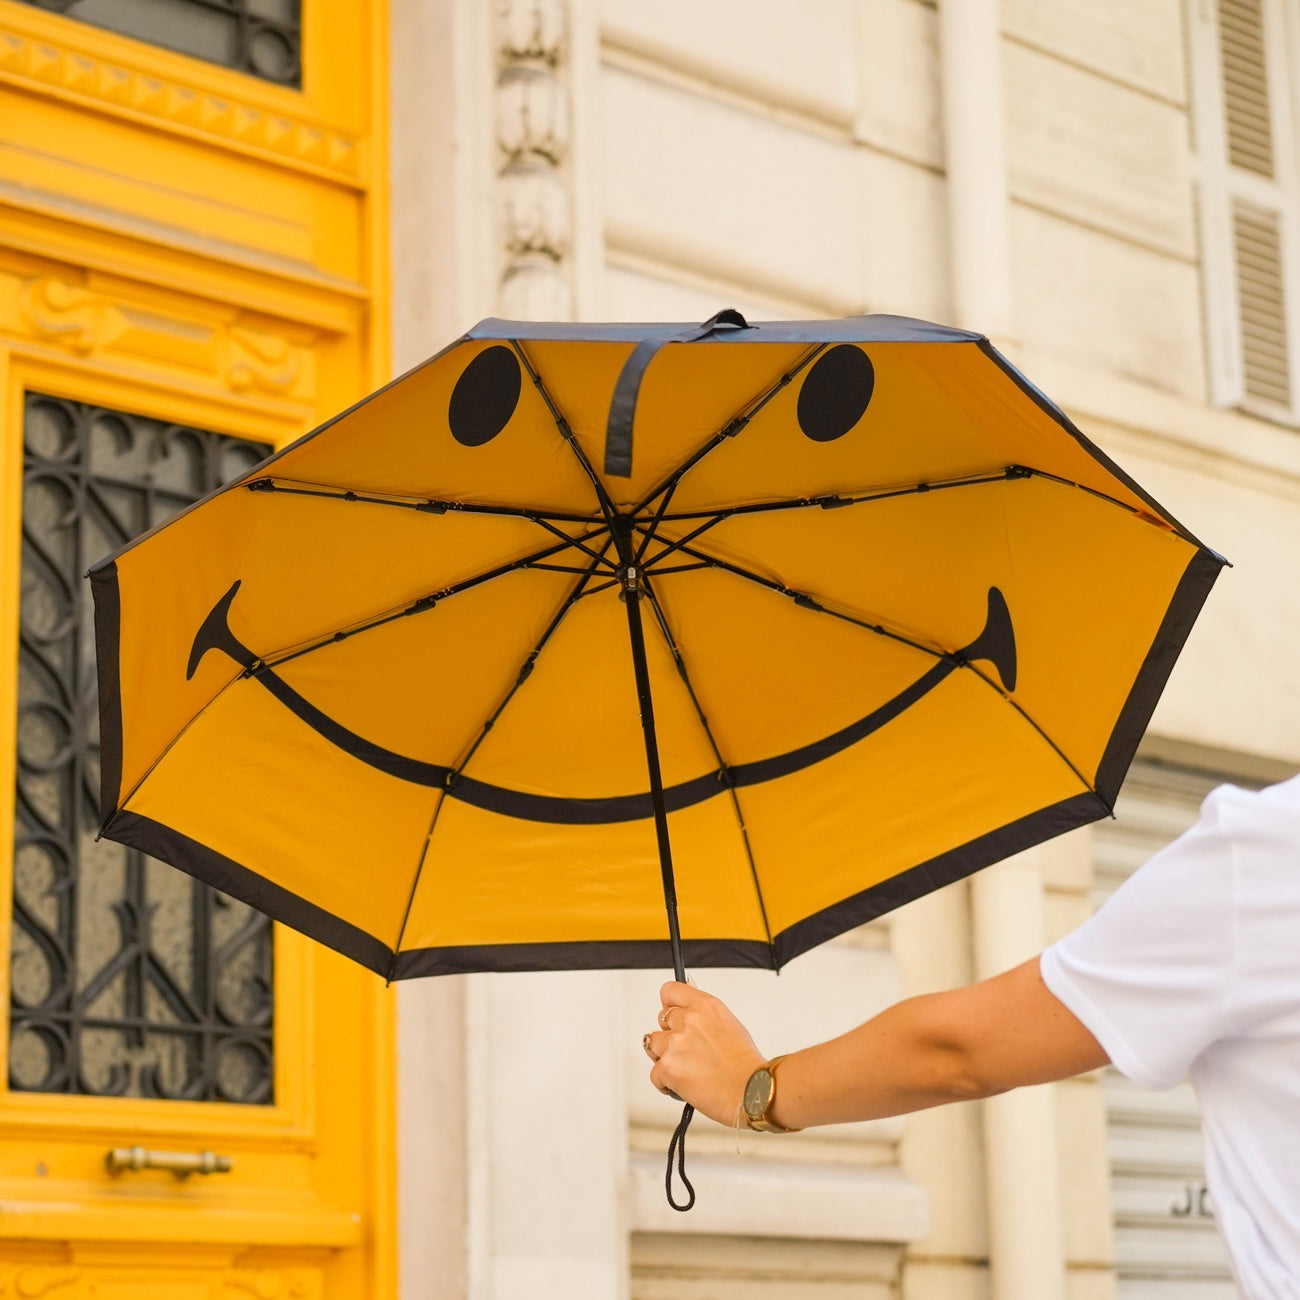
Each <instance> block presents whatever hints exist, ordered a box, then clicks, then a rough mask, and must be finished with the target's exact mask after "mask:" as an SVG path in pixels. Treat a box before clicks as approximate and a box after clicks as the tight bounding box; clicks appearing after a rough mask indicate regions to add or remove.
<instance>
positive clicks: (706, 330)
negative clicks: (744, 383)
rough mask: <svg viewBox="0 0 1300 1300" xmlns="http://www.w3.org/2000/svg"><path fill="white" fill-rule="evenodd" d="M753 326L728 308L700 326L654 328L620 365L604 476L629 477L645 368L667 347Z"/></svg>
mask: <svg viewBox="0 0 1300 1300" xmlns="http://www.w3.org/2000/svg"><path fill="white" fill-rule="evenodd" d="M752 328H753V326H751V325H750V324H749V322H748V321H746V320H745V318H744V317H743V316H742V315H741V314H740V313H739V312H738V311H737V310H736V309H735V308H734V307H727V308H724V309H723V310H722V311H720V312H718V314H717V315H716V316H711V317H710V318H709V319H708V320H706V321H705V322H704V324H703V325H698V326H692V327H690V328H688V329H685V330H677V331H673V330H672V329H671V328H670V329H667V330H665V329H664V328H663V327H662V326H658V327H655V328H653V330H652V332H651V333H650V334H649V335H648V337H646V338H643V339H642V340H641V342H640V343H638V344H637V345H636V347H634V348H633V349H632V353H631V355H630V356H629V357H628V359H627V360H626V361H625V362H624V363H623V369H622V370H621V371H620V372H619V376H618V382H617V383H616V384H615V385H614V396H613V398H612V399H611V400H610V404H609V422H608V424H607V426H606V430H605V473H606V474H609V475H618V476H619V477H620V478H628V477H629V476H630V475H631V473H632V423H633V421H634V420H635V419H636V402H637V397H638V396H639V395H640V392H641V379H642V377H643V376H644V375H645V372H646V367H648V366H649V364H650V363H651V361H653V360H654V359H655V357H656V356H657V355H658V353H659V350H660V349H661V348H662V347H663V346H664V345H665V344H666V343H696V342H698V341H699V340H700V339H706V338H708V337H709V335H710V334H717V333H719V332H722V333H727V332H729V331H731V330H747V329H752Z"/></svg>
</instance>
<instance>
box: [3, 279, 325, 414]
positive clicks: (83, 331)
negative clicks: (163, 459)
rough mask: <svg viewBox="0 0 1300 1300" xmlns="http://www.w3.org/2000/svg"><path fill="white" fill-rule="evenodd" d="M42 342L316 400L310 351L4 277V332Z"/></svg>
mask: <svg viewBox="0 0 1300 1300" xmlns="http://www.w3.org/2000/svg"><path fill="white" fill-rule="evenodd" d="M4 329H8V330H11V331H13V332H14V333H17V334H20V335H27V336H29V337H32V336H34V337H36V338H39V339H42V340H44V341H45V342H47V343H53V344H56V345H58V346H60V347H64V348H67V349H68V350H69V351H71V352H75V353H77V354H78V355H79V356H91V355H109V356H112V355H118V356H122V357H124V358H129V359H131V360H133V361H146V362H153V363H157V364H162V365H165V366H167V367H169V368H175V367H177V366H180V367H183V368H184V369H185V370H186V371H188V372H190V373H191V374H192V373H194V372H198V373H200V374H206V376H207V377H208V378H209V379H211V380H212V381H214V382H216V383H218V384H221V385H223V386H224V387H225V388H227V389H229V390H230V391H232V392H234V393H239V394H244V393H261V394H268V395H271V396H275V397H288V398H291V399H294V400H300V401H311V400H314V398H315V395H316V366H315V356H314V353H313V351H312V349H311V348H310V347H304V346H302V345H301V344H298V343H295V342H293V341H291V340H290V339H288V338H286V337H284V336H283V335H280V334H276V333H272V332H270V331H268V330H265V329H253V328H251V327H250V326H249V325H247V324H242V323H240V322H239V320H238V318H235V319H234V320H215V321H214V320H213V319H212V318H211V316H209V317H207V318H206V319H205V318H202V317H199V316H197V315H195V316H189V315H181V314H179V313H176V312H175V311H168V310H166V309H165V308H162V307H160V306H158V305H155V304H153V303H149V304H147V305H145V304H141V303H136V302H129V301H126V300H122V299H117V298H114V297H111V296H110V295H108V294H107V293H103V292H100V291H98V290H96V289H94V288H90V287H87V286H86V285H82V284H77V283H75V282H74V281H72V280H63V279H59V278H57V277H55V276H39V277H34V278H31V279H27V280H20V279H19V278H18V277H16V276H7V275H3V274H0V330H4Z"/></svg>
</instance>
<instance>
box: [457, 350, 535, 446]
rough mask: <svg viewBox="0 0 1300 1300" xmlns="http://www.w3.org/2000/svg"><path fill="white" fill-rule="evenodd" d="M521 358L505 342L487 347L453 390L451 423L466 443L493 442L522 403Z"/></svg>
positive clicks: (458, 435)
mask: <svg viewBox="0 0 1300 1300" xmlns="http://www.w3.org/2000/svg"><path fill="white" fill-rule="evenodd" d="M519 388H520V376H519V359H518V358H517V357H516V356H515V354H514V353H513V352H512V351H511V350H510V349H509V348H508V347H506V346H505V345H504V344H497V345H496V346H495V347H490V348H484V349H483V351H482V352H480V353H479V354H478V356H476V357H475V358H474V360H473V361H471V362H470V363H469V365H467V366H466V367H465V371H464V373H463V374H462V375H461V377H460V378H459V379H458V380H456V387H455V388H453V389H452V390H451V401H450V402H449V403H448V404H447V424H448V425H449V426H450V428H451V436H452V437H453V438H455V439H456V441H457V442H458V443H460V444H461V445H462V446H464V447H481V446H482V445H483V444H484V443H485V442H491V441H492V439H493V438H495V437H496V436H497V434H498V433H500V432H501V430H502V429H504V428H505V427H506V425H507V424H509V423H510V417H511V416H512V415H513V414H514V413H515V407H516V406H518V405H519Z"/></svg>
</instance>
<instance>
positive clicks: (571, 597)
mask: <svg viewBox="0 0 1300 1300" xmlns="http://www.w3.org/2000/svg"><path fill="white" fill-rule="evenodd" d="M612 543H613V538H612V537H611V538H610V542H609V543H608V544H607V546H606V549H608V546H609V545H611V544H612ZM600 558H603V556H602V557H600ZM596 568H597V562H595V561H593V562H592V564H591V565H590V566H589V567H588V568H587V569H586V570H585V571H584V572H583V574H582V576H581V578H579V580H578V581H577V582H576V583H575V584H574V586H573V588H572V590H571V591H570V592H569V594H568V595H567V596H566V597H565V598H564V600H563V602H561V604H560V607H559V609H557V610H556V611H555V614H554V616H553V617H552V619H551V621H550V622H549V623H548V624H547V625H546V630H545V631H544V632H543V633H542V635H541V636H540V637H539V638H538V640H537V643H536V644H535V645H534V646H533V648H532V650H531V651H530V652H529V654H528V655H527V657H526V658H525V659H524V662H523V664H522V666H521V667H520V669H519V673H518V675H517V676H516V677H515V680H514V684H513V685H512V686H511V687H510V688H509V690H507V691H506V693H505V695H504V696H503V698H502V700H501V702H500V703H499V704H498V705H497V707H496V709H495V710H494V711H493V713H492V715H491V716H490V717H489V718H488V720H487V721H486V722H485V723H484V724H483V726H482V728H481V729H480V731H479V733H478V735H477V736H476V737H475V738H474V740H473V742H472V743H471V744H470V747H469V749H468V751H467V752H466V754H465V756H464V758H462V759H461V760H460V762H459V763H457V764H456V766H455V767H454V768H453V769H452V770H451V771H450V772H448V773H447V779H446V784H445V786H444V788H443V789H442V790H440V791H439V793H438V802H437V803H436V804H435V805H434V809H433V816H432V817H431V819H430V821H429V830H428V832H427V834H426V835H425V837H424V842H423V845H422V848H421V852H420V860H419V862H418V863H417V864H416V868H415V878H414V879H413V880H412V881H411V892H410V893H409V894H408V895H407V898H406V910H405V911H404V912H403V913H402V924H401V927H400V928H399V929H398V932H397V941H396V942H395V943H394V944H393V950H392V957H391V959H390V961H389V967H388V979H389V980H390V981H391V980H392V978H393V972H394V970H395V969H396V966H397V956H398V953H400V952H401V949H402V939H403V938H404V937H405V935H406V925H407V922H408V921H409V920H410V917H411V907H412V905H413V904H414V902H415V895H416V892H417V891H418V890H419V888H420V876H421V875H422V874H423V872H424V864H425V863H426V862H427V861H428V860H429V849H430V846H431V845H432V843H433V833H434V831H435V830H437V828H438V818H439V816H440V815H441V813H442V807H443V804H444V803H445V802H446V800H447V793H448V791H449V790H450V789H451V787H452V786H453V785H454V784H455V783H456V779H457V778H458V777H459V776H460V775H461V773H462V772H464V770H465V768H466V767H468V766H469V762H470V760H471V759H472V758H473V757H474V755H475V754H476V753H477V752H478V748H479V746H480V745H481V744H482V743H483V741H484V739H485V738H486V737H487V734H488V732H489V731H491V730H492V728H493V727H494V726H495V725H496V723H497V720H498V719H499V718H500V717H501V715H502V714H503V713H504V712H505V709H506V705H508V704H509V703H510V701H511V700H513V699H514V698H515V696H516V694H518V692H519V688H520V687H521V686H523V684H524V683H525V682H526V681H527V680H528V678H529V677H530V676H531V675H532V672H533V668H534V667H535V666H536V663H537V656H538V655H540V654H541V652H542V650H543V649H544V648H545V646H546V643H547V642H548V641H549V640H550V639H551V637H552V636H553V635H554V634H555V631H556V629H557V628H558V627H559V626H560V624H561V623H562V622H563V621H564V617H565V615H566V614H568V612H569V610H571V609H572V608H573V606H574V605H575V604H576V603H577V601H578V599H579V597H580V596H581V595H582V589H583V588H584V587H585V586H586V585H587V583H588V582H589V581H590V580H591V576H592V574H594V573H595V572H596Z"/></svg>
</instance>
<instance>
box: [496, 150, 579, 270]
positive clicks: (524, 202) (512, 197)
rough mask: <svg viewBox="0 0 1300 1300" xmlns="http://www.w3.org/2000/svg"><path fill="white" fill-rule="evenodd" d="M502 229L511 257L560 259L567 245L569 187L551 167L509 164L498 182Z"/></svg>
mask: <svg viewBox="0 0 1300 1300" xmlns="http://www.w3.org/2000/svg"><path fill="white" fill-rule="evenodd" d="M498 192H499V194H500V199H501V231H502V236H503V238H504V241H505V247H506V252H507V253H508V254H510V256H511V257H515V258H518V257H522V256H523V255H524V254H527V253H542V254H544V255H545V256H547V257H549V258H551V259H553V260H554V261H556V262H559V261H560V260H561V259H562V258H563V257H564V255H565V253H566V252H567V251H568V244H569V190H568V187H567V186H566V185H565V183H564V179H563V178H562V177H561V176H560V175H559V174H558V173H557V172H556V171H555V170H554V168H550V167H539V166H531V167H523V166H520V167H510V168H507V169H506V171H504V172H503V173H502V174H501V177H500V181H499V184H498Z"/></svg>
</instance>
